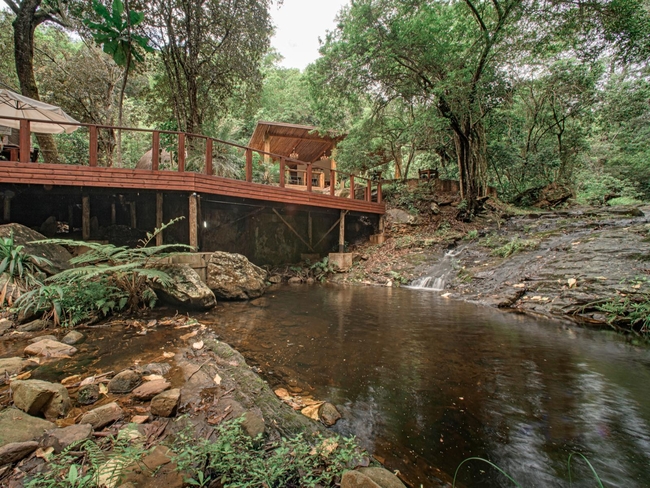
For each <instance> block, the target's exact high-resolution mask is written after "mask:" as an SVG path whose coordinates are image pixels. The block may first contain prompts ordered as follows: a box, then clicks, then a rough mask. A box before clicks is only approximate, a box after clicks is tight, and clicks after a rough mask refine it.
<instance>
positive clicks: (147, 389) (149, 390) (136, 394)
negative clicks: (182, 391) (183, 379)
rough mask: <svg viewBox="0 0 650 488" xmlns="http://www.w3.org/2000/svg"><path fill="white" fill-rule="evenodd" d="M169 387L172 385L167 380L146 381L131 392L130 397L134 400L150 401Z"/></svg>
mask: <svg viewBox="0 0 650 488" xmlns="http://www.w3.org/2000/svg"><path fill="white" fill-rule="evenodd" d="M171 386H172V384H171V383H170V382H169V381H167V380H153V381H147V382H145V383H143V384H142V385H140V386H138V387H137V388H136V389H135V390H133V392H132V395H133V398H135V399H136V400H143V401H144V400H151V399H152V398H153V397H155V396H156V395H158V394H159V393H162V392H163V391H165V390H167V389H169V388H170V387H171Z"/></svg>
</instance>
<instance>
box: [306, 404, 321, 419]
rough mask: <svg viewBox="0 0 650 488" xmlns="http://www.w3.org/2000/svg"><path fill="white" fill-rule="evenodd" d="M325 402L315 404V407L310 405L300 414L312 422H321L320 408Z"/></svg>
mask: <svg viewBox="0 0 650 488" xmlns="http://www.w3.org/2000/svg"><path fill="white" fill-rule="evenodd" d="M323 403H325V402H320V403H315V404H314V405H309V406H308V407H305V408H303V409H302V410H301V411H300V413H301V414H303V415H304V416H305V417H309V418H310V419H312V420H319V419H320V417H319V416H318V410H319V409H320V406H321V405H322V404H323Z"/></svg>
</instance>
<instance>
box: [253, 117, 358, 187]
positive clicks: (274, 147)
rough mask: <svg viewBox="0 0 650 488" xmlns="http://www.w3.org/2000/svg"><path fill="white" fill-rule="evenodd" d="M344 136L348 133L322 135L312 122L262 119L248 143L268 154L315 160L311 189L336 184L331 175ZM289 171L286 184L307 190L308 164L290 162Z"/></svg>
mask: <svg viewBox="0 0 650 488" xmlns="http://www.w3.org/2000/svg"><path fill="white" fill-rule="evenodd" d="M344 138H345V135H343V136H334V135H329V134H326V135H320V134H319V133H318V131H317V128H316V127H313V126H309V125H297V124H286V123H282V122H266V121H259V122H258V123H257V126H256V127H255V132H254V133H253V136H252V137H251V139H250V142H249V143H248V146H249V147H251V148H253V149H257V150H259V151H264V152H265V153H270V154H274V155H279V156H284V157H287V158H290V159H293V160H300V161H304V162H305V163H312V172H311V175H312V188H313V189H315V190H321V191H324V189H325V188H327V187H329V186H330V185H332V184H334V185H336V181H332V177H331V176H332V172H331V170H335V169H336V161H335V159H334V155H333V151H334V149H335V148H336V144H337V143H338V142H339V141H341V140H343V139H344ZM269 158H270V156H265V158H264V159H265V162H266V163H269V162H270V160H269ZM286 171H287V174H286V175H285V181H286V186H287V187H292V188H296V189H304V190H306V189H307V181H306V177H307V165H306V164H299V163H287V168H286ZM334 174H335V173H334ZM334 179H336V178H334Z"/></svg>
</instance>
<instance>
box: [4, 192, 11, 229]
mask: <svg viewBox="0 0 650 488" xmlns="http://www.w3.org/2000/svg"><path fill="white" fill-rule="evenodd" d="M8 193H11V192H5V195H4V212H3V219H4V221H5V222H10V221H11V197H13V194H12V195H9V194H8Z"/></svg>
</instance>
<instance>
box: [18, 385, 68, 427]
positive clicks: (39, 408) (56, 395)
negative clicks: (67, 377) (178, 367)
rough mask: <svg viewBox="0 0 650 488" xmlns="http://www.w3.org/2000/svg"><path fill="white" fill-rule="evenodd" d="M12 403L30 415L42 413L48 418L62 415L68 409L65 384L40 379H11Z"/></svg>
mask: <svg viewBox="0 0 650 488" xmlns="http://www.w3.org/2000/svg"><path fill="white" fill-rule="evenodd" d="M11 389H12V391H13V395H14V405H15V406H16V407H18V408H19V409H21V410H22V411H23V412H27V413H28V414H30V415H39V414H43V415H44V416H45V417H46V418H48V419H55V418H58V417H64V416H65V415H66V414H67V413H68V411H69V410H70V397H69V396H68V390H67V389H66V388H65V386H63V385H60V384H58V383H49V382H48V381H41V380H21V381H13V382H12V383H11Z"/></svg>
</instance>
